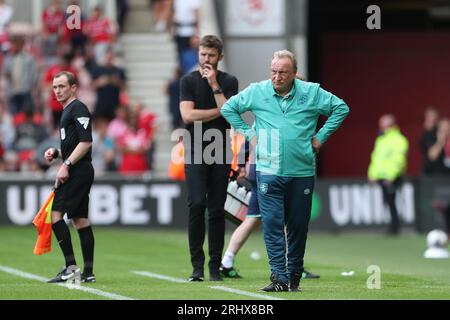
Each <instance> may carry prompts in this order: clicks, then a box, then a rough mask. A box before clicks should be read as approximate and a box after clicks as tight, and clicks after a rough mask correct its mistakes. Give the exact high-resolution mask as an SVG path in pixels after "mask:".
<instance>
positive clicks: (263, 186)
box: [259, 182, 269, 194]
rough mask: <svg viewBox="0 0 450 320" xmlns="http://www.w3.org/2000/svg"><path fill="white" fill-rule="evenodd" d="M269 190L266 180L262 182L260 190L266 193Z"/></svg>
mask: <svg viewBox="0 0 450 320" xmlns="http://www.w3.org/2000/svg"><path fill="white" fill-rule="evenodd" d="M268 190H269V185H268V184H267V183H265V182H261V183H260V184H259V191H261V193H262V194H266V193H267V191H268Z"/></svg>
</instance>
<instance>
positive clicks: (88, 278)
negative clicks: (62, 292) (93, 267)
mask: <svg viewBox="0 0 450 320" xmlns="http://www.w3.org/2000/svg"><path fill="white" fill-rule="evenodd" d="M81 282H84V283H95V282H97V280H96V279H95V275H94V274H93V273H82V274H81Z"/></svg>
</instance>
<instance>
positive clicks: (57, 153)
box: [53, 148, 59, 159]
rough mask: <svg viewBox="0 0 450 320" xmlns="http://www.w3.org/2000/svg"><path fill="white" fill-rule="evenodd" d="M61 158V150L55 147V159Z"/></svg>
mask: <svg viewBox="0 0 450 320" xmlns="http://www.w3.org/2000/svg"><path fill="white" fill-rule="evenodd" d="M58 158H59V150H58V149H56V148H55V151H54V152H53V159H58Z"/></svg>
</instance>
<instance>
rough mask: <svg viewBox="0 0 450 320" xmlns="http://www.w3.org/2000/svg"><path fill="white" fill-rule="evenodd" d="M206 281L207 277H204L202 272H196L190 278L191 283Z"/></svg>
mask: <svg viewBox="0 0 450 320" xmlns="http://www.w3.org/2000/svg"><path fill="white" fill-rule="evenodd" d="M204 280H205V276H204V275H203V272H202V271H195V270H194V272H192V275H191V276H190V277H189V281H190V282H200V281H204Z"/></svg>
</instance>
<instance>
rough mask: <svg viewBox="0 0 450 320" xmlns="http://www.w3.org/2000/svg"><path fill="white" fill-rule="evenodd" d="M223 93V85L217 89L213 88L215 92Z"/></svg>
mask: <svg viewBox="0 0 450 320" xmlns="http://www.w3.org/2000/svg"><path fill="white" fill-rule="evenodd" d="M221 93H223V90H222V88H221V87H218V88H217V89H216V90H213V94H221Z"/></svg>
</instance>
